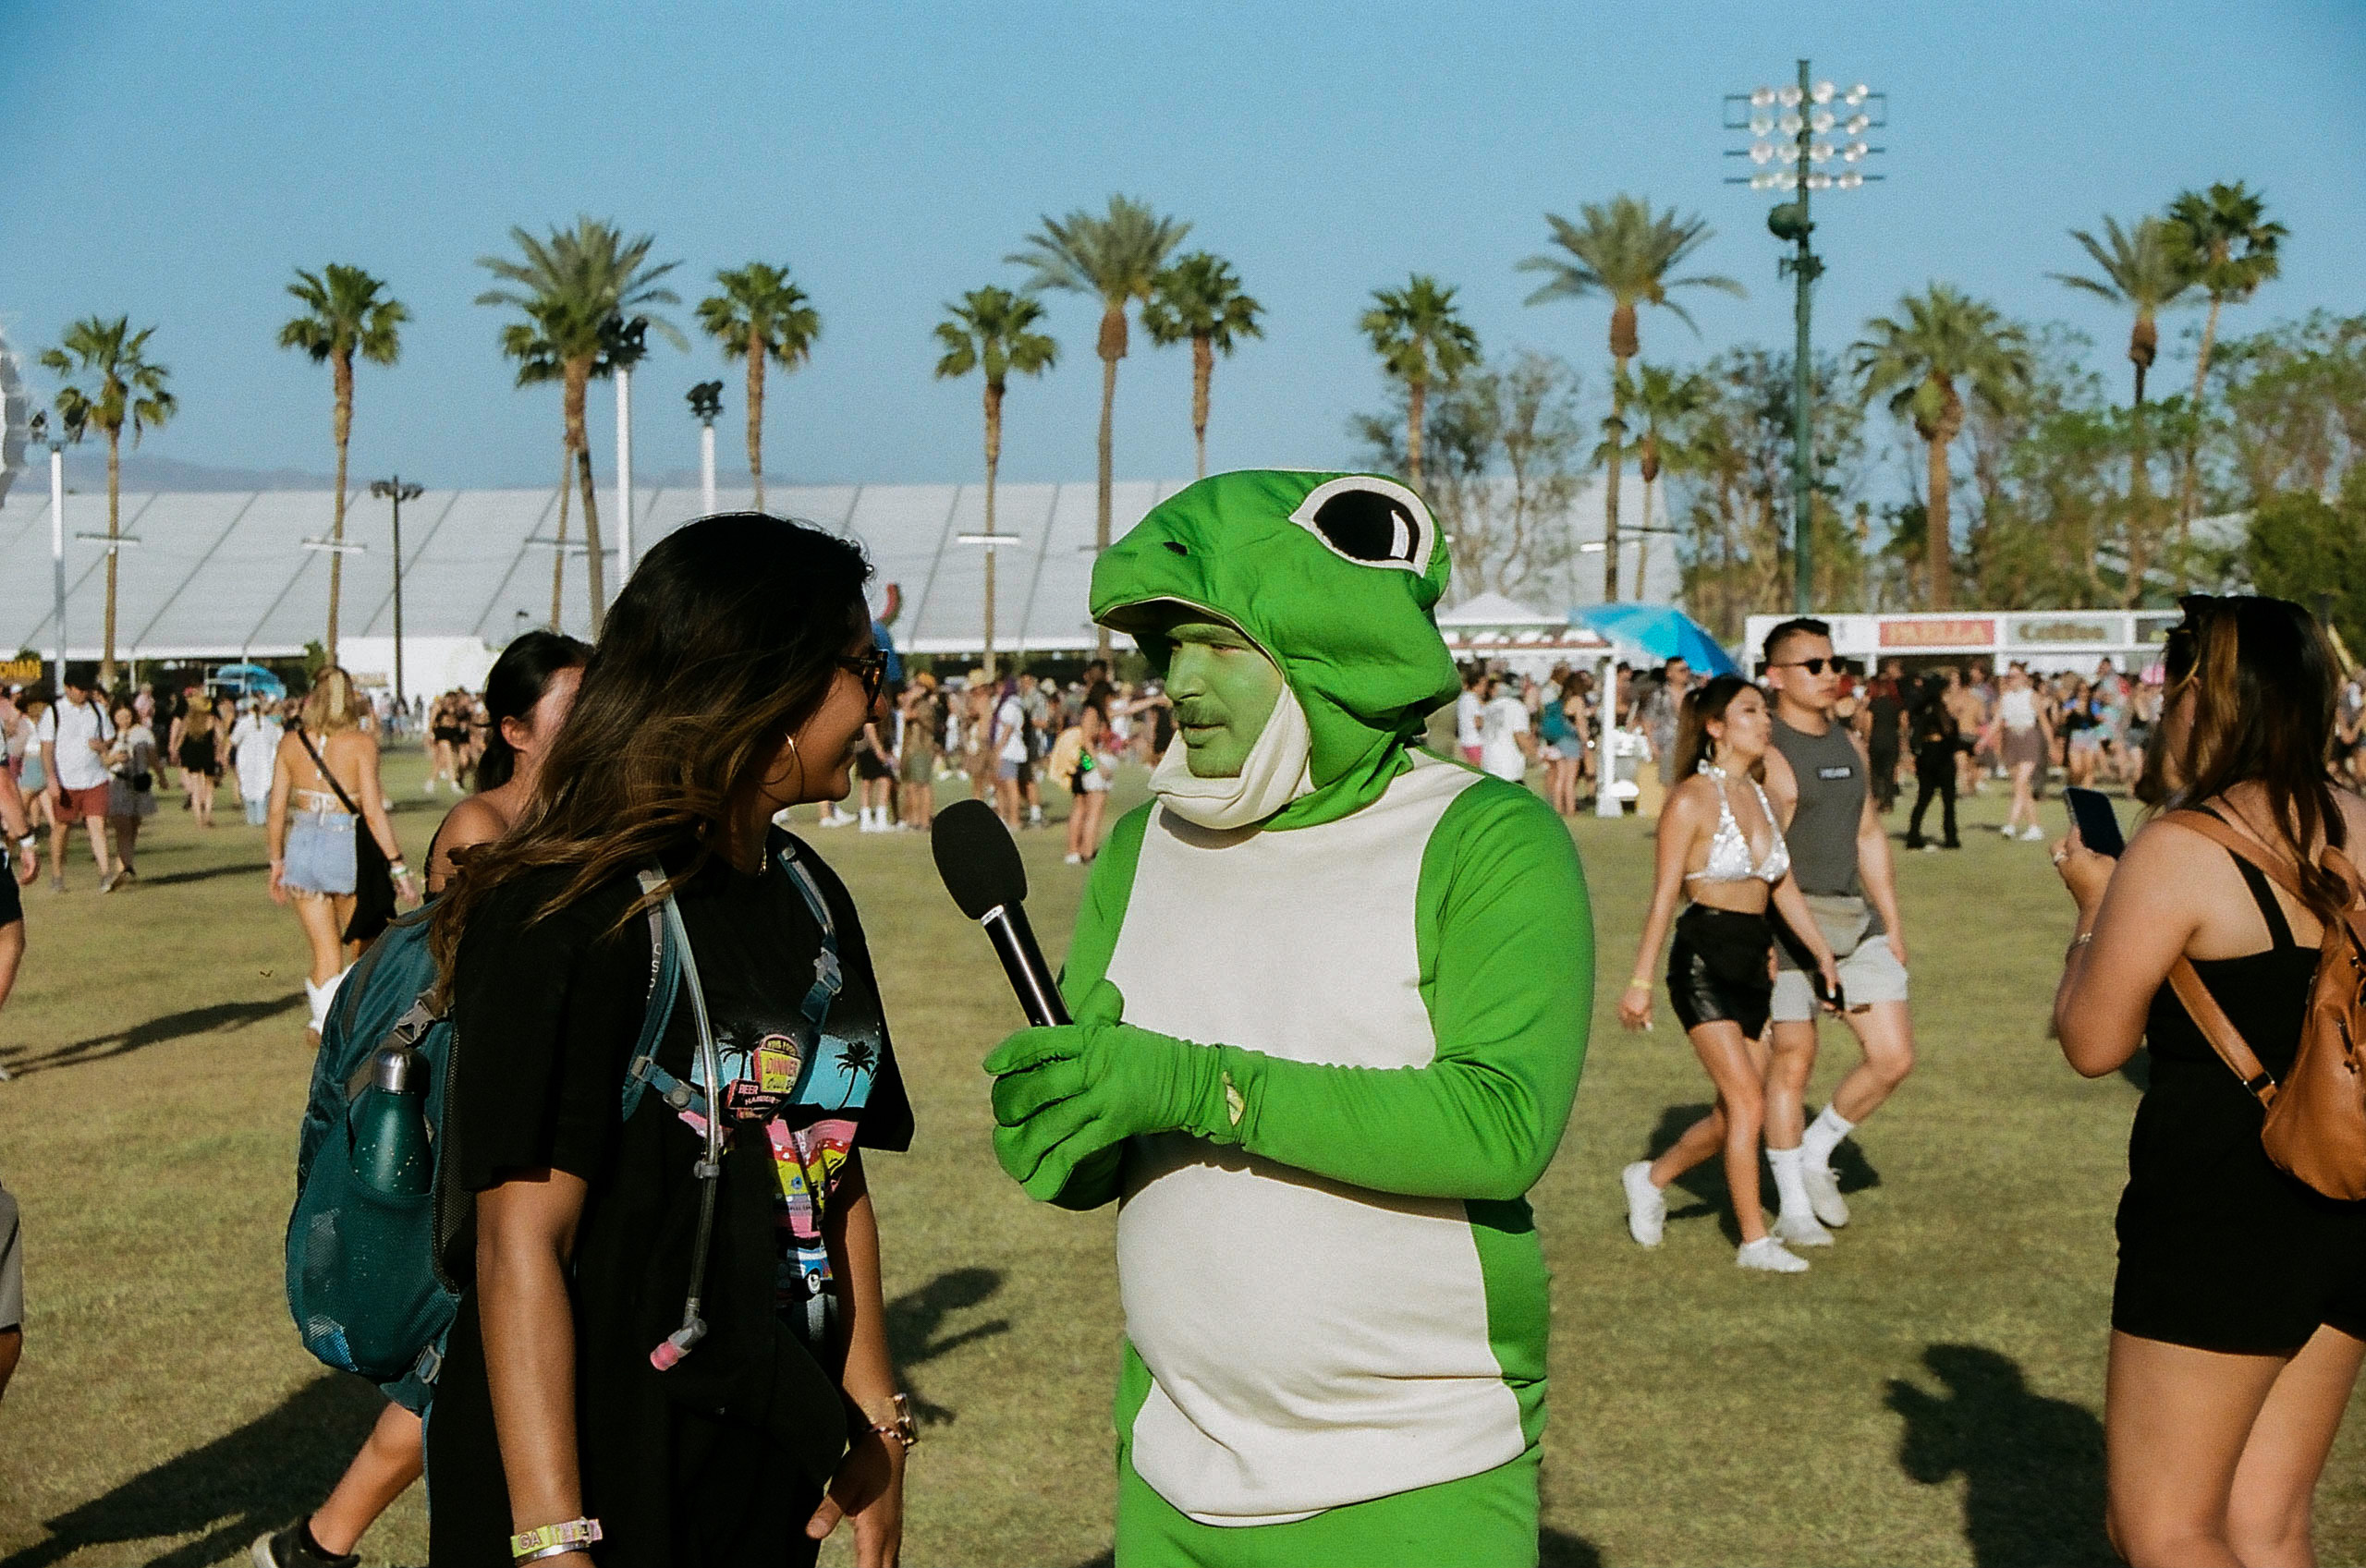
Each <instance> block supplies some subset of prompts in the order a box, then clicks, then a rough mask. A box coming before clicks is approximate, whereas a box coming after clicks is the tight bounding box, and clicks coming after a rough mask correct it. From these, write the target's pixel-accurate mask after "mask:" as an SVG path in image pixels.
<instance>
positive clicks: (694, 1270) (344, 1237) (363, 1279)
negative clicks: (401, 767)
mask: <svg viewBox="0 0 2366 1568" xmlns="http://www.w3.org/2000/svg"><path fill="white" fill-rule="evenodd" d="M777 858H778V860H779V863H780V866H781V869H783V870H784V871H785V872H787V875H788V877H789V879H790V881H792V882H793V883H794V885H795V886H796V888H797V890H798V892H799V894H800V895H801V896H802V897H803V899H804V901H805V905H806V907H807V908H808V909H809V910H811V912H812V915H813V917H814V918H815V920H816V921H817V922H818V923H819V924H820V927H821V930H822V951H821V954H820V955H819V957H818V958H817V959H816V961H815V964H814V983H813V986H812V988H811V991H809V993H808V994H807V997H806V999H805V1004H804V1008H803V1011H804V1013H805V1015H806V1017H807V1018H808V1019H809V1020H810V1021H811V1024H812V1026H813V1027H815V1028H816V1029H817V1030H818V1029H819V1028H820V1027H821V1026H822V1022H823V1018H824V1017H825V1016H826V1015H827V1014H828V1012H829V1008H830V1003H832V1002H833V1001H835V999H836V996H837V994H838V991H839V989H840V986H841V984H842V978H841V972H840V968H839V963H838V941H837V927H836V922H835V921H834V920H833V919H832V918H831V916H830V911H829V906H828V904H827V903H826V902H825V901H824V900H823V896H822V891H821V888H820V887H819V885H818V884H816V883H815V881H813V878H812V875H811V872H809V871H807V870H806V869H805V867H804V866H803V865H801V864H800V863H799V860H798V858H797V856H796V853H795V852H794V851H793V850H792V849H789V848H787V847H786V846H784V847H782V848H781V849H780V850H779V852H778V855H777ZM664 884H665V875H664V873H663V872H661V871H658V870H655V869H651V870H647V871H643V872H641V873H640V885H641V889H642V891H643V893H654V892H656V891H657V890H658V889H659V888H661V887H662V886H664ZM432 907H433V906H429V907H427V908H421V909H415V910H413V911H411V912H410V913H409V914H408V915H404V916H401V917H399V918H396V920H395V921H394V922H393V923H392V924H390V925H389V926H388V927H387V928H386V930H384V933H382V934H381V935H380V936H379V937H378V939H377V940H376V941H375V942H372V943H371V945H370V949H369V951H368V952H367V953H365V954H363V955H362V957H361V961H360V963H359V964H357V965H355V966H354V968H353V972H352V973H351V974H348V976H346V978H345V983H344V984H343V985H342V986H340V987H338V988H337V998H336V1003H335V1006H334V1007H332V1008H331V1009H330V1012H329V1016H328V1021H327V1024H326V1026H325V1027H323V1029H322V1031H321V1048H320V1052H319V1054H318V1055H317V1056H316V1057H314V1059H313V1063H312V1088H311V1098H310V1099H309V1100H308V1101H307V1103H306V1104H305V1107H304V1122H303V1126H302V1129H301V1131H300V1132H299V1135H298V1138H297V1148H296V1207H295V1209H294V1210H293V1211H292V1212H291V1213H290V1214H289V1215H288V1217H287V1308H288V1311H289V1312H290V1313H291V1314H292V1315H293V1316H294V1317H295V1319H296V1327H297V1330H298V1331H299V1332H300V1333H301V1334H302V1335H303V1338H304V1348H305V1349H307V1350H309V1351H311V1353H312V1355H313V1356H314V1357H315V1358H317V1359H318V1360H320V1361H321V1362H323V1364H325V1365H327V1366H329V1367H335V1368H336V1369H337V1370H339V1371H344V1372H358V1373H360V1374H361V1376H363V1377H365V1378H368V1379H369V1380H372V1382H375V1383H377V1384H379V1385H380V1386H381V1387H382V1388H383V1389H384V1392H385V1393H386V1395H387V1397H388V1398H390V1399H392V1400H394V1401H395V1402H396V1404H401V1405H403V1406H404V1407H405V1408H407V1409H409V1410H411V1411H413V1412H424V1411H425V1409H426V1408H427V1404H428V1402H429V1401H430V1400H431V1399H432V1398H433V1396H434V1389H435V1377H436V1374H437V1372H438V1371H439V1370H441V1368H442V1366H443V1361H444V1336H445V1331H446V1330H448V1329H449V1328H450V1327H451V1326H452V1319H453V1317H454V1316H455V1314H456V1313H457V1309H458V1306H459V1299H460V1292H459V1287H458V1286H457V1284H455V1283H454V1282H452V1281H451V1280H450V1279H448V1278H446V1277H445V1273H444V1271H443V1267H442V1256H443V1247H444V1244H445V1242H446V1241H448V1240H449V1239H450V1237H451V1236H452V1235H453V1234H455V1231H456V1228H457V1227H456V1225H455V1224H454V1223H453V1221H454V1219H455V1216H451V1215H446V1214H444V1213H442V1212H440V1211H439V1199H440V1198H443V1197H447V1196H449V1195H445V1193H444V1191H443V1187H442V1185H441V1184H440V1183H439V1181H438V1179H437V1178H438V1176H439V1173H440V1169H441V1158H440V1157H441V1152H442V1148H443V1139H442V1138H441V1137H440V1136H437V1135H438V1132H439V1130H440V1129H441V1128H442V1126H443V1123H444V1100H445V1092H446V1091H447V1089H448V1088H449V1085H450V1076H451V1065H452V1039H453V1030H452V1021H451V1019H450V1018H448V1017H446V1016H445V1015H443V1014H441V1013H438V1012H437V1011H436V1010H435V1008H434V1004H433V996H434V991H435V982H436V970H435V960H434V958H433V955H432V954H430V953H429V952H428V948H427V938H428V922H429V918H430V915H431V911H432ZM649 938H650V952H651V956H652V962H651V966H650V987H649V1003H648V1005H647V1007H646V1009H645V1010H644V1011H643V1013H642V1015H641V1022H640V1039H638V1040H637V1041H636V1042H635V1044H634V1046H633V1052H632V1056H631V1058H630V1060H629V1064H628V1067H627V1069H626V1073H625V1080H624V1084H623V1086H622V1093H621V1100H620V1106H619V1109H620V1112H621V1114H622V1116H623V1117H625V1118H629V1117H630V1116H631V1115H632V1113H633V1112H634V1110H635V1109H636V1108H637V1107H638V1106H639V1104H640V1099H641V1096H642V1094H643V1092H644V1091H646V1090H650V1089H654V1090H655V1091H656V1092H657V1095H658V1097H659V1098H660V1099H661V1100H664V1101H665V1103H666V1104H667V1105H668V1106H670V1107H672V1108H673V1109H674V1110H676V1111H677V1112H678V1111H682V1110H685V1109H688V1110H690V1111H692V1112H696V1113H698V1114H699V1115H700V1116H701V1121H702V1123H703V1135H702V1139H703V1141H702V1143H701V1148H700V1150H699V1159H698V1160H697V1161H696V1163H695V1167H694V1168H695V1170H696V1173H697V1174H698V1177H699V1179H700V1182H701V1197H700V1206H699V1207H700V1213H699V1228H698V1232H697V1237H698V1240H697V1245H696V1248H695V1251H694V1253H693V1255H692V1256H693V1262H692V1267H691V1276H690V1286H689V1293H688V1295H687V1297H686V1299H685V1301H684V1303H683V1309H682V1327H681V1328H680V1329H679V1330H677V1331H676V1332H675V1333H674V1334H672V1335H671V1336H669V1337H668V1338H667V1340H666V1341H665V1343H663V1344H661V1345H659V1346H657V1347H656V1348H655V1349H654V1350H652V1352H651V1355H650V1360H651V1362H652V1365H654V1366H655V1367H657V1368H658V1370H660V1371H664V1370H665V1369H666V1368H668V1367H672V1366H673V1365H675V1364H676V1363H677V1362H678V1361H679V1360H680V1359H681V1358H682V1357H683V1356H684V1355H688V1354H689V1351H690V1349H691V1347H692V1346H694V1345H696V1344H697V1343H698V1342H699V1340H700V1339H701V1337H703V1336H704V1334H705V1332H706V1325H705V1322H704V1321H703V1319H701V1317H700V1314H699V1306H700V1295H701V1281H702V1280H703V1279H704V1277H705V1273H706V1255H707V1249H708V1245H709V1242H710V1240H711V1239H712V1231H713V1218H714V1201H715V1183H716V1182H717V1181H718V1180H719V1179H720V1178H721V1175H722V1170H723V1166H722V1140H723V1130H722V1127H721V1125H720V1121H721V1119H720V1118H718V1117H714V1116H711V1115H706V1114H705V1112H706V1109H707V1107H706V1095H705V1093H704V1090H703V1088H702V1087H701V1086H702V1085H704V1084H712V1083H715V1082H718V1081H720V1079H721V1076H722V1074H721V1071H720V1067H719V1064H718V1060H717V1051H716V1047H715V1043H714V1033H713V1027H711V1025H710V1024H709V1022H708V1019H707V1016H706V999H705V996H704V994H703V992H702V991H701V988H700V985H699V976H698V965H697V962H696V960H695V959H694V958H693V957H692V955H691V953H690V944H689V932H688V931H687V930H685V929H684V928H683V925H682V914H681V910H680V908H679V907H678V906H677V905H676V904H675V902H674V900H673V898H672V897H671V896H670V895H669V896H667V897H665V898H664V899H662V900H660V901H659V902H658V903H656V904H654V905H652V906H651V907H650V910H649ZM686 982H687V983H686ZM682 991H688V992H689V999H690V1010H691V1013H692V1015H693V1017H694V1018H695V1020H696V1023H697V1029H696V1034H697V1056H698V1066H697V1076H698V1082H695V1083H684V1082H682V1081H681V1080H679V1079H677V1078H676V1077H675V1076H673V1075H672V1074H670V1073H668V1072H666V1071H665V1069H664V1068H663V1067H660V1066H659V1065H658V1064H657V1060H656V1057H657V1048H658V1044H659V1042H660V1041H662V1040H663V1039H665V1028H666V1026H667V1024H668V1023H669V1022H670V1021H671V1020H672V1018H673V1015H674V999H675V997H676V996H677V994H679V993H680V992H682Z"/></svg>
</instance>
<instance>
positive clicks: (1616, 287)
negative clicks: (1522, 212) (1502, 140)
mask: <svg viewBox="0 0 2366 1568" xmlns="http://www.w3.org/2000/svg"><path fill="white" fill-rule="evenodd" d="M1578 215H1579V218H1580V219H1582V220H1583V221H1582V222H1580V223H1575V224H1573V223H1571V222H1569V221H1568V220H1567V218H1564V217H1562V216H1560V215H1559V214H1558V213H1545V214H1544V222H1545V225H1546V226H1547V227H1549V228H1550V229H1551V230H1552V231H1553V236H1552V238H1553V243H1554V244H1555V245H1557V246H1559V247H1560V248H1561V249H1562V251H1563V252H1564V254H1562V255H1559V256H1555V255H1551V254H1544V255H1537V256H1531V257H1529V258H1528V259H1527V260H1525V261H1521V262H1519V263H1518V268H1519V270H1520V271H1521V272H1524V273H1544V274H1545V281H1544V282H1543V285H1542V286H1539V287H1538V288H1537V290H1536V292H1534V293H1533V294H1531V295H1530V296H1529V297H1528V303H1530V304H1531V305H1543V304H1545V303H1547V302H1549V301H1551V300H1555V299H1583V298H1588V297H1590V296H1592V295H1596V294H1601V295H1606V296H1608V298H1609V299H1610V360H1611V378H1610V399H1611V407H1610V422H1609V424H1608V426H1607V427H1606V428H1607V429H1608V431H1609V432H1610V437H1611V444H1610V482H1609V485H1608V487H1607V489H1605V490H1604V492H1603V508H1602V511H1603V576H1602V583H1603V588H1602V596H1603V599H1604V601H1605V602H1610V601H1615V600H1616V599H1617V597H1618V473H1619V468H1620V444H1621V443H1622V442H1623V441H1624V439H1625V436H1626V422H1627V408H1626V404H1625V402H1624V401H1623V398H1624V395H1625V393H1624V388H1625V386H1626V384H1627V362H1628V360H1630V359H1634V358H1635V356H1636V355H1638V354H1640V353H1641V352H1642V342H1641V339H1640V336H1639V335H1638V333H1637V322H1636V315H1637V308H1638V307H1640V306H1643V305H1656V306H1658V307H1660V308H1661V309H1662V310H1666V311H1668V312H1669V313H1670V314H1672V315H1673V316H1675V317H1676V319H1677V321H1680V322H1683V323H1684V324H1685V325H1686V326H1688V327H1690V328H1692V330H1693V332H1694V334H1696V335H1697V334H1699V332H1700V330H1701V329H1700V327H1699V325H1698V324H1697V323H1696V322H1694V321H1693V320H1692V317H1691V314H1690V313H1689V311H1687V310H1685V308H1684V306H1683V305H1682V304H1681V303H1680V302H1678V301H1677V300H1674V299H1671V298H1668V294H1669V291H1670V290H1672V289H1678V288H1714V289H1716V290H1718V291H1719V292H1721V293H1725V294H1730V295H1733V296H1734V297H1736V298H1748V297H1749V292H1750V291H1749V290H1747V289H1745V288H1744V287H1742V286H1741V285H1740V284H1738V283H1737V282H1735V281H1734V280H1733V279H1732V278H1729V277H1725V276H1723V275H1720V274H1718V273H1701V274H1698V275H1696V276H1692V277H1671V276H1670V275H1669V274H1670V273H1673V272H1675V271H1676V269H1677V268H1678V267H1680V266H1682V265H1683V264H1684V263H1685V261H1687V260H1689V258H1690V257H1691V255H1692V253H1693V252H1694V251H1696V250H1698V249H1701V247H1702V246H1703V245H1706V244H1707V243H1708V242H1709V241H1710V240H1711V239H1713V238H1714V237H1715V235H1716V231H1715V230H1714V229H1712V228H1711V227H1710V226H1709V224H1708V221H1707V220H1706V219H1704V218H1701V217H1699V216H1697V215H1695V216H1691V217H1684V216H1679V215H1678V214H1677V210H1676V209H1675V208H1674V207H1670V208H1669V209H1668V210H1667V211H1666V212H1665V213H1653V211H1652V204H1651V203H1650V202H1649V201H1644V200H1640V199H1639V198H1636V197H1633V196H1627V195H1618V196H1614V197H1612V198H1611V199H1610V200H1609V201H1607V202H1598V201H1588V202H1585V203H1583V204H1581V205H1580V206H1579V208H1578Z"/></svg>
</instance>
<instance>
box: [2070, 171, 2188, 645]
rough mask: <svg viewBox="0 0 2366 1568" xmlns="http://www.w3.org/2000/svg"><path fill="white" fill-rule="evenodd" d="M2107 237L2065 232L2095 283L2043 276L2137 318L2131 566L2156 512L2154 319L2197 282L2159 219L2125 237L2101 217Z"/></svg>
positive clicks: (2115, 223)
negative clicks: (2148, 377) (2149, 398)
mask: <svg viewBox="0 0 2366 1568" xmlns="http://www.w3.org/2000/svg"><path fill="white" fill-rule="evenodd" d="M2070 237H2071V238H2073V239H2075V240H2077V241H2078V242H2079V245H2080V246H2081V247H2083V248H2084V249H2085V250H2086V252H2087V254H2088V256H2089V257H2090V258H2092V260H2093V261H2094V263H2095V269H2096V272H2097V273H2099V274H2100V275H2099V276H2093V277H2090V276H2087V275H2084V274H2082V273H2047V274H2046V275H2047V276H2049V277H2051V278H2053V279H2054V281H2055V282H2056V283H2059V284H2062V285H2063V286H2066V287H2069V288H2075V289H2079V290H2080V291H2082V292H2084V293H2087V294H2092V295H2094V296H2095V297H2096V298H2101V299H2106V300H2109V301H2110V302H2111V303H2112V304H2115V305H2118V306H2121V307H2123V308H2125V309H2127V310H2131V311H2133V312H2134V313H2135V316H2136V324H2135V325H2134V326H2133V327H2131V328H2130V329H2129V331H2128V361H2129V362H2130V363H2131V364H2132V365H2134V366H2135V368H2136V401H2135V403H2134V405H2133V406H2132V407H2133V416H2132V421H2133V433H2134V434H2135V437H2136V440H2135V442H2134V444H2133V450H2132V451H2131V452H2130V454H2129V459H2128V541H2129V546H2130V548H2129V552H2128V559H2129V561H2130V562H2131V564H2132V563H2134V562H2136V561H2138V560H2140V557H2141V553H2142V551H2141V547H2142V543H2143V541H2144V537H2145V535H2146V530H2147V529H2148V527H2149V518H2150V517H2151V514H2152V510H2153V494H2152V491H2153V481H2152V474H2151V469H2152V451H2151V444H2150V442H2149V441H2148V440H2147V439H2146V434H2145V425H2144V377H2145V373H2146V372H2147V371H2151V370H2152V368H2153V360H2154V359H2157V358H2158V357H2159V354H2160V345H2161V334H2160V329H2159V327H2158V326H2157V325H2156V324H2155V322H2154V317H2155V316H2156V315H2157V314H2158V313H2159V312H2160V311H2162V310H2166V309H2167V308H2168V307H2170V306H2171V305H2173V304H2175V303H2176V302H2177V299H2178V298H2179V297H2180V296H2182V295H2183V294H2184V293H2185V292H2186V290H2187V289H2189V288H2190V287H2191V286H2193V283H2194V276H2193V272H2192V269H2191V267H2190V266H2189V263H2188V259H2187V255H2186V251H2185V248H2184V246H2183V245H2182V244H2181V243H2180V242H2179V241H2178V240H2177V238H2176V237H2175V236H2174V234H2173V232H2172V231H2171V229H2170V226H2169V225H2168V224H2167V223H2166V222H2165V221H2164V220H2162V219H2160V218H2154V217H2144V218H2140V219H2138V220H2137V222H2136V226H2135V227H2134V228H2133V229H2132V230H2124V229H2122V228H2121V227H2120V226H2119V220H2118V219H2117V218H2115V217H2112V216H2110V215H2109V214H2105V215H2104V240H2102V241H2099V240H2097V239H2096V238H2095V237H2094V236H2093V235H2092V234H2089V233H2088V232H2087V231H2086V230H2084V229H2075V228H2074V229H2072V230H2071V231H2070ZM2106 242H2107V243H2106ZM2142 591H2143V574H2142V572H2141V571H2140V570H2135V569H2131V570H2130V572H2129V574H2128V594H2129V596H2130V597H2129V602H2130V603H2134V602H2136V596H2138V595H2140V594H2141V593H2142Z"/></svg>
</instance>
